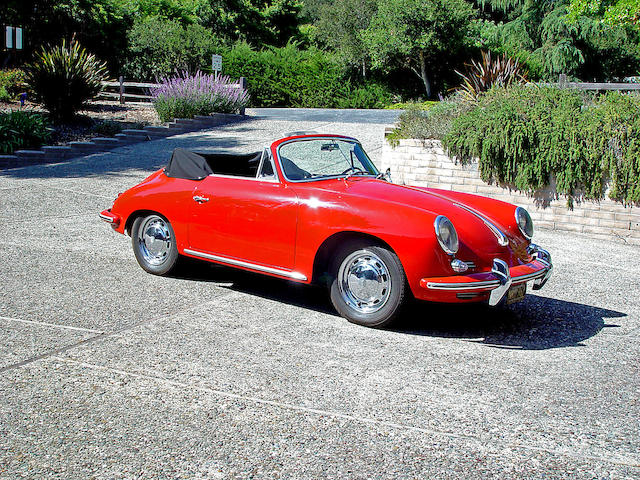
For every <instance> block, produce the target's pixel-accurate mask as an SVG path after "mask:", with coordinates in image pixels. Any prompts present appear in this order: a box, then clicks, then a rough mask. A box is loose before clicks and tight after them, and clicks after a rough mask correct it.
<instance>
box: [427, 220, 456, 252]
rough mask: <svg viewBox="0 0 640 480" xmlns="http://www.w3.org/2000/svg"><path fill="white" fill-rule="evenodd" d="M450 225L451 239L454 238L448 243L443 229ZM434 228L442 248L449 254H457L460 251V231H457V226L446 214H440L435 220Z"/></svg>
mask: <svg viewBox="0 0 640 480" xmlns="http://www.w3.org/2000/svg"><path fill="white" fill-rule="evenodd" d="M449 227H450V231H449V239H452V241H450V244H447V242H445V240H444V239H443V238H442V234H441V231H442V230H441V229H442V228H449ZM433 228H434V230H435V232H436V238H437V239H438V243H439V244H440V248H442V250H444V252H445V253H446V254H447V255H455V254H456V253H458V249H459V248H460V242H459V240H458V232H457V231H456V227H455V226H454V225H453V222H452V221H451V220H449V219H448V218H447V217H445V216H444V215H438V216H437V217H436V219H435V220H434V222H433Z"/></svg>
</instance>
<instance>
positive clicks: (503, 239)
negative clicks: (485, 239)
mask: <svg viewBox="0 0 640 480" xmlns="http://www.w3.org/2000/svg"><path fill="white" fill-rule="evenodd" d="M454 205H455V206H456V207H460V208H462V209H463V210H466V211H467V212H469V213H470V214H472V215H475V216H476V217H478V218H479V219H480V220H482V221H483V222H484V224H485V225H486V226H487V228H489V230H491V232H493V234H494V235H495V236H496V238H497V239H498V243H499V244H500V245H502V246H503V247H506V246H507V245H509V239H508V238H507V236H506V235H505V234H504V233H502V230H500V229H499V228H498V227H497V226H496V225H495V224H494V223H493V222H491V221H490V220H489V219H488V218H487V217H485V216H484V215H482V214H480V213H478V212H476V211H475V210H474V209H472V208H469V207H467V206H466V205H462V204H461V203H454Z"/></svg>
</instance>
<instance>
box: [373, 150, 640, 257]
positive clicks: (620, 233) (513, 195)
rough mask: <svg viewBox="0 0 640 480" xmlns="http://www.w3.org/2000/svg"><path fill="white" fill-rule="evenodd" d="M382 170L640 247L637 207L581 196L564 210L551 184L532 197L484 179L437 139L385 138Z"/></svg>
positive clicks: (539, 222)
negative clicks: (513, 206) (392, 141)
mask: <svg viewBox="0 0 640 480" xmlns="http://www.w3.org/2000/svg"><path fill="white" fill-rule="evenodd" d="M380 166H381V170H382V171H384V170H386V169H387V168H390V169H391V177H392V179H393V181H394V182H395V183H401V184H408V185H416V186H425V187H433V188H441V189H445V190H456V191H460V192H466V193H474V194H477V195H484V196H487V197H491V198H495V199H497V200H502V201H505V202H509V203H514V204H517V205H521V206H523V207H525V208H526V209H527V210H528V211H529V213H530V214H531V217H532V218H533V220H534V222H535V224H536V226H538V227H543V228H545V229H551V230H561V231H569V232H578V233H585V234H589V235H590V236H592V237H596V238H602V239H607V240H611V239H612V238H613V239H617V240H619V241H622V242H624V243H629V244H633V245H640V208H639V207H637V206H636V207H634V206H631V205H629V206H625V205H623V204H622V203H620V202H616V201H614V200H611V199H609V198H606V199H603V200H600V201H593V200H581V201H576V202H575V203H574V206H573V209H570V208H568V206H567V199H566V197H565V196H563V195H557V194H556V192H555V190H554V189H553V187H549V188H547V189H545V190H541V191H540V192H536V195H535V196H532V195H528V194H526V193H523V192H520V191H517V190H512V189H509V188H503V187H500V186H497V185H489V184H487V183H485V182H484V181H483V180H482V179H481V178H480V174H479V172H478V164H477V162H474V163H471V164H469V165H464V166H463V165H461V164H459V163H457V162H455V161H454V160H452V159H451V158H450V157H449V156H448V155H447V154H446V153H445V151H444V148H443V147H442V143H441V142H440V141H439V140H425V141H422V140H414V139H407V140H400V142H399V144H398V146H397V147H392V146H391V145H389V143H388V142H387V141H386V140H385V142H384V144H383V147H382V161H381V165H380Z"/></svg>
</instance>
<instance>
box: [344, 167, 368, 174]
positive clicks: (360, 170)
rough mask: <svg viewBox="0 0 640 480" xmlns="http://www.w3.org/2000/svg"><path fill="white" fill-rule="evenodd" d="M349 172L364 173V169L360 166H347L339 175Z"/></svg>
mask: <svg viewBox="0 0 640 480" xmlns="http://www.w3.org/2000/svg"><path fill="white" fill-rule="evenodd" d="M349 172H354V173H355V172H362V173H364V170H362V169H361V168H360V167H349V168H347V169H346V170H345V171H344V172H342V173H341V174H340V175H344V174H345V173H349Z"/></svg>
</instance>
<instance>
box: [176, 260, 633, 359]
mask: <svg viewBox="0 0 640 480" xmlns="http://www.w3.org/2000/svg"><path fill="white" fill-rule="evenodd" d="M173 276H174V277H175V278H181V279H186V280H192V281H200V282H213V283H217V284H222V286H224V287H225V288H229V289H230V290H234V291H238V292H242V293H248V294H250V295H255V296H257V297H261V298H265V299H269V300H274V301H278V302H283V303H286V304H289V305H294V306H297V307H301V308H306V309H309V310H314V311H318V312H322V313H325V314H329V315H334V316H338V315H337V313H336V311H335V310H334V308H333V306H332V305H331V302H330V301H329V298H328V293H327V290H326V288H321V287H313V286H308V285H302V284H298V283H294V282H287V281H285V280H280V279H277V278H273V277H268V276H265V275H260V274H254V273H250V272H245V271H242V270H237V269H234V268H228V267H223V266H220V265H214V264H209V263H205V262H199V261H195V260H190V259H186V261H185V262H183V265H182V266H181V268H180V269H179V270H178V271H177V272H176V273H175V274H174V275H173ZM625 316H626V314H625V313H623V312H618V311H615V310H609V309H605V308H599V307H594V306H591V305H584V304H581V303H575V302H569V301H565V300H558V299H554V298H548V297H544V296H539V295H537V294H531V293H530V294H529V295H527V297H525V299H524V300H523V301H521V302H519V303H517V304H514V305H511V306H508V307H500V308H492V307H489V306H488V305H486V304H463V305H460V304H435V303H428V302H420V301H412V302H409V303H408V305H407V307H406V308H405V309H404V311H403V314H402V315H401V317H400V318H399V319H398V320H397V321H396V322H395V323H394V324H393V325H392V326H391V327H389V328H387V329H384V330H380V331H381V332H385V331H386V332H394V333H401V334H406V335H419V336H426V337H440V338H452V339H461V340H465V341H469V342H474V343H479V344H484V345H487V346H490V347H495V348H506V349H520V350H544V349H551V348H559V347H580V346H583V344H582V343H581V342H583V341H585V340H587V339H589V338H591V337H593V336H595V335H597V334H598V333H600V332H601V331H602V330H603V329H615V328H617V327H619V325H616V324H615V323H612V322H609V321H608V320H610V319H615V318H621V317H625ZM345 321H346V320H345Z"/></svg>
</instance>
